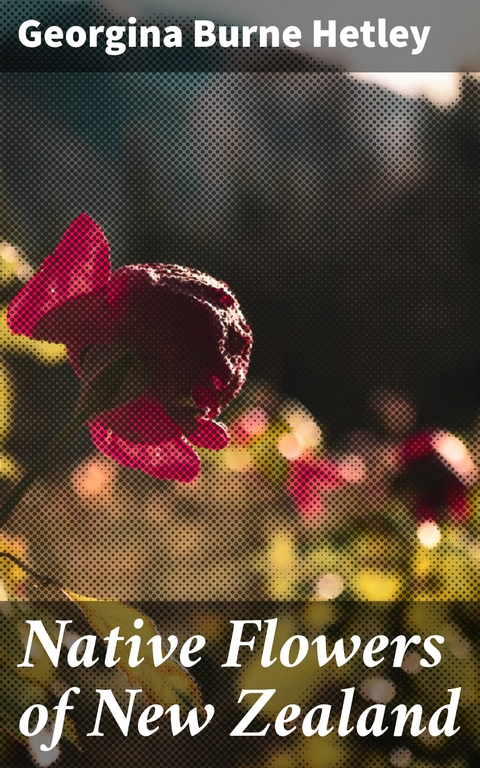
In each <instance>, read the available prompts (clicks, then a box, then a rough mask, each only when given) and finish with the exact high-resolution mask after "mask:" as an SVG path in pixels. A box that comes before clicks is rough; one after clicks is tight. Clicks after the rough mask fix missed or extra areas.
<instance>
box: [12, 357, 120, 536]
mask: <svg viewBox="0 0 480 768" xmlns="http://www.w3.org/2000/svg"><path fill="white" fill-rule="evenodd" d="M134 365H135V357H134V355H133V353H132V352H130V351H126V352H125V353H124V354H122V355H121V356H120V357H119V358H118V359H117V360H114V361H113V362H111V363H109V364H108V365H106V366H105V368H104V369H103V370H102V371H101V372H100V373H99V375H98V376H96V377H95V380H94V381H93V383H92V384H91V385H90V386H89V387H88V389H87V390H86V393H84V396H83V397H82V399H81V402H80V407H79V409H78V411H77V414H76V416H75V418H74V419H73V420H72V421H71V422H70V423H69V424H67V426H66V427H65V428H64V429H63V430H62V432H60V434H59V435H58V436H57V437H56V438H55V440H54V441H53V442H52V443H51V444H50V445H49V446H48V447H47V448H46V450H45V451H44V452H43V453H42V454H41V456H40V458H39V459H38V461H37V463H36V464H35V465H34V466H33V467H32V469H30V470H29V471H28V472H27V473H26V474H25V475H24V476H23V477H22V479H21V480H20V481H19V482H18V483H17V485H16V486H14V488H12V490H11V491H10V493H9V494H8V495H7V497H6V499H5V500H4V502H3V504H2V505H1V506H0V527H1V526H3V525H4V524H5V523H6V522H7V520H8V518H9V517H10V515H11V514H12V512H13V511H14V509H15V507H16V506H17V504H18V503H19V501H21V500H22V498H23V497H24V495H25V494H26V492H27V491H28V489H29V488H30V487H31V485H32V484H33V483H34V482H35V480H36V479H37V478H38V477H39V476H40V475H41V474H42V472H44V470H46V469H48V467H50V466H51V465H52V463H53V461H54V460H55V459H56V458H57V456H58V455H59V453H60V452H61V451H62V448H64V447H65V446H66V445H67V444H68V443H69V442H70V440H71V439H72V437H74V436H75V435H76V434H77V432H78V431H79V430H80V429H81V428H82V427H83V426H84V425H85V424H86V423H87V422H88V421H90V420H91V419H93V418H94V417H95V416H96V415H97V414H99V413H101V412H102V411H107V410H110V408H112V405H113V404H115V400H114V399H115V396H116V394H117V393H118V392H119V391H120V390H121V388H122V386H123V385H124V383H125V382H126V381H127V379H128V377H129V375H130V373H131V372H132V369H133V367H134Z"/></svg>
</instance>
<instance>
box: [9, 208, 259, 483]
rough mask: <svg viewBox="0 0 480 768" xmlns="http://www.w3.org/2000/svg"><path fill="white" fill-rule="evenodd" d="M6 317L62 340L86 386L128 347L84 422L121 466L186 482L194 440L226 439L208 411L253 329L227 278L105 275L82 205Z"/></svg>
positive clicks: (170, 269) (141, 268)
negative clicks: (117, 373)
mask: <svg viewBox="0 0 480 768" xmlns="http://www.w3.org/2000/svg"><path fill="white" fill-rule="evenodd" d="M8 325H9V327H10V329H11V330H12V331H13V332H14V333H18V334H23V335H25V336H28V337H30V338H35V339H43V340H45V341H53V342H57V343H58V342H60V343H63V344H66V346H67V349H68V354H69V358H70V362H71V363H72V366H73V368H74V370H75V372H76V373H77V375H78V376H79V377H80V378H81V379H82V382H83V385H84V392H85V391H86V392H89V391H91V390H92V388H94V387H95V385H96V384H98V382H99V381H100V380H102V379H103V374H105V372H106V371H107V373H108V366H109V365H111V364H113V363H115V362H116V361H118V360H121V359H123V358H124V356H125V355H126V354H130V355H133V356H134V361H135V362H134V370H133V371H130V373H129V374H128V376H127V378H126V379H125V380H124V381H123V384H122V385H121V386H119V388H118V389H117V391H116V392H115V395H114V397H112V398H111V400H109V401H108V407H107V406H105V407H104V408H102V411H101V412H99V413H98V414H95V415H94V416H93V417H92V419H91V420H90V431H91V435H92V439H93V441H94V443H95V445H96V447H97V448H98V449H99V450H100V451H101V452H102V453H103V454H105V455H106V456H108V457H110V458H112V459H114V460H115V461H117V462H118V463H120V464H122V465H123V466H126V467H130V468H133V469H140V470H142V471H143V472H146V473H147V474H150V475H153V476H154V477H158V478H168V479H175V480H181V481H184V482H188V481H191V480H193V479H194V478H195V477H196V476H197V474H198V472H199V467H200V460H199V458H198V456H197V453H196V452H195V450H194V448H193V447H192V445H194V446H199V447H202V448H210V449H214V450H218V449H220V448H224V447H225V446H226V445H227V444H228V435H227V432H226V429H225V427H224V426H223V425H222V424H219V423H217V422H215V421H213V419H214V418H215V417H216V416H218V414H219V413H220V411H221V409H222V408H224V407H225V406H226V405H227V404H228V403H229V402H230V400H232V398H233V397H234V396H235V395H236V394H237V392H238V391H239V390H240V388H241V387H242V385H243V383H244V381H245V378H246V373H247V369H248V363H249V357H250V348H251V342H252V337H251V332H250V329H249V327H248V325H247V324H246V322H245V319H244V318H243V315H242V313H241V311H240V307H239V305H238V302H237V300H236V299H235V297H234V296H233V294H232V293H231V292H230V290H229V289H228V287H227V286H226V285H225V284H224V283H221V282H219V281H217V280H214V279H213V278H211V277H209V276H208V275H204V274H202V273H201V272H198V271H197V270H193V269H188V268H186V267H179V266H175V265H168V264H137V265H134V266H128V267H123V268H121V269H118V270H116V271H115V272H111V269H110V261H109V247H108V243H107V241H106V239H105V236H104V234H103V232H102V230H101V229H100V227H99V226H98V225H97V224H96V223H95V222H94V221H92V219H90V218H89V217H88V216H87V215H86V214H81V215H80V216H79V217H78V218H77V219H76V220H75V221H74V222H73V224H72V225H71V226H70V227H69V229H68V230H67V231H66V233H65V234H64V236H63V238H62V240H61V241H60V243H59V245H58V246H57V248H56V249H55V251H54V252H53V254H51V255H50V256H49V257H47V259H46V260H45V261H44V263H43V265H42V267H41V269H40V270H39V272H38V273H37V274H36V275H35V276H34V277H33V278H32V279H31V280H29V282H28V283H27V284H26V286H25V287H24V288H22V290H21V291H20V292H19V293H18V294H17V296H16V297H15V298H14V299H13V301H12V302H11V304H10V306H9V310H8ZM99 410H100V409H99Z"/></svg>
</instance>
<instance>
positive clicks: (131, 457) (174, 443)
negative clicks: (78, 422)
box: [90, 420, 200, 483]
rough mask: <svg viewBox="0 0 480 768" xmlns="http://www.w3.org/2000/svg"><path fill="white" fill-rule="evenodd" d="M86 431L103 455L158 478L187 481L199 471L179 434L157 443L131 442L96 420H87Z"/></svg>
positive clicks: (189, 449) (193, 456) (198, 461)
mask: <svg viewBox="0 0 480 768" xmlns="http://www.w3.org/2000/svg"><path fill="white" fill-rule="evenodd" d="M90 434H91V436H92V440H93V442H94V444H95V446H96V448H97V449H98V450H99V451H100V452H101V453H103V454H104V455H105V456H108V457H109V458H111V459H113V460H114V461H116V462H118V463H119V464H121V465H122V466H123V467H128V468H129V469H139V470H141V471H142V472H145V474H147V475H151V476H152V477H156V478H158V479H160V480H179V481H180V482H182V483H189V482H191V481H192V480H195V478H196V477H197V475H198V473H199V471H200V459H199V458H198V456H197V454H196V453H195V451H194V450H193V448H192V447H191V446H190V445H189V444H188V443H187V442H186V440H185V439H184V438H183V437H177V438H173V439H172V440H168V441H167V442H164V443H162V444H161V445H152V444H146V443H134V442H132V441H131V440H126V439H125V438H123V437H120V436H119V435H116V434H115V433H114V432H111V431H110V430H109V429H106V428H105V427H104V426H103V425H102V424H101V423H100V422H99V421H98V420H97V421H94V422H92V423H91V424H90Z"/></svg>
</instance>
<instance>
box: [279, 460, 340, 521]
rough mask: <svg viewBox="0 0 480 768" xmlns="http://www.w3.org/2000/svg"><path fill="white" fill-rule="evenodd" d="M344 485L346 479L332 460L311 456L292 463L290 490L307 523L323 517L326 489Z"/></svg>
mask: <svg viewBox="0 0 480 768" xmlns="http://www.w3.org/2000/svg"><path fill="white" fill-rule="evenodd" d="M344 485H346V480H345V479H344V477H343V476H342V474H341V473H340V471H339V469H338V467H337V466H336V465H335V464H334V463H333V462H332V461H327V460H322V459H315V458H313V457H309V458H307V459H297V460H296V461H293V462H292V464H291V469H290V475H289V479H288V490H289V491H290V495H291V496H292V498H293V501H294V503H295V506H296V507H297V509H298V512H299V515H300V517H301V518H302V520H303V522H305V523H316V522H318V521H319V520H320V519H321V517H322V514H323V511H324V510H323V498H322V496H323V495H324V492H325V491H327V490H333V489H334V488H341V487H342V486H344Z"/></svg>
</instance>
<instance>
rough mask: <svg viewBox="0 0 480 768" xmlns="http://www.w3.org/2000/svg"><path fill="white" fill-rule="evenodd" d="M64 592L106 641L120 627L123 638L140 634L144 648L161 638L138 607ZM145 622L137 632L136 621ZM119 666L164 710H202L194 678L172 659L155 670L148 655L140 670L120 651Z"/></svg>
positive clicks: (148, 697) (131, 680)
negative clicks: (172, 707) (155, 638)
mask: <svg viewBox="0 0 480 768" xmlns="http://www.w3.org/2000/svg"><path fill="white" fill-rule="evenodd" d="M63 592H64V593H65V594H66V595H67V597H69V598H70V600H72V601H73V602H74V603H76V605H78V607H79V608H80V610H81V611H82V613H83V614H84V615H85V616H86V618H87V619H88V621H89V622H90V624H91V625H92V627H93V628H94V629H95V631H96V632H97V634H98V635H99V636H100V637H102V638H104V637H106V636H107V635H109V634H110V632H111V631H112V629H114V628H115V627H120V635H121V636H123V637H125V638H128V637H130V636H131V635H132V634H137V635H139V636H140V637H141V639H142V648H148V646H147V645H146V644H147V642H148V640H150V638H151V637H153V636H154V635H158V632H157V631H156V629H155V626H154V624H153V622H152V621H151V619H149V618H148V617H147V616H145V615H144V614H142V613H140V612H139V611H138V610H136V609H135V608H130V607H129V606H127V605H123V604H122V603H119V602H116V601H109V600H96V599H94V598H88V597H84V596H83V595H78V594H76V593H75V592H71V591H70V590H67V589H64V590H63ZM139 618H140V619H142V620H143V627H142V628H141V629H134V627H133V622H134V621H135V619H139ZM117 655H118V656H119V657H120V661H119V662H118V667H119V668H120V669H121V670H122V672H123V673H124V675H125V676H126V677H127V678H128V680H129V682H130V683H131V684H133V685H138V686H139V687H141V688H142V689H143V691H144V693H145V695H146V697H147V699H148V700H149V701H151V702H153V703H155V704H161V705H162V706H163V707H165V708H166V707H169V706H171V705H172V704H179V705H180V706H181V707H182V709H184V708H188V709H191V708H193V707H202V706H203V705H202V700H201V696H200V691H199V689H198V686H197V684H196V683H195V681H194V680H193V678H192V677H191V676H190V675H189V674H188V672H186V670H185V669H184V668H183V667H182V666H181V665H180V664H179V663H177V662H176V661H175V660H173V659H172V657H170V658H169V659H168V660H167V661H165V662H164V663H163V664H162V665H161V666H159V667H155V666H154V664H153V659H152V657H151V656H149V655H147V654H146V653H145V654H144V655H145V659H144V661H143V662H142V663H141V664H139V665H138V666H137V667H134V668H131V667H130V666H129V665H128V657H127V658H125V657H122V654H121V652H120V651H118V654H117Z"/></svg>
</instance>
